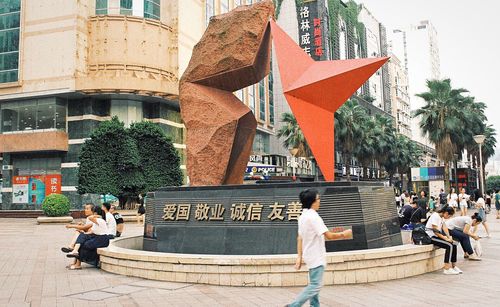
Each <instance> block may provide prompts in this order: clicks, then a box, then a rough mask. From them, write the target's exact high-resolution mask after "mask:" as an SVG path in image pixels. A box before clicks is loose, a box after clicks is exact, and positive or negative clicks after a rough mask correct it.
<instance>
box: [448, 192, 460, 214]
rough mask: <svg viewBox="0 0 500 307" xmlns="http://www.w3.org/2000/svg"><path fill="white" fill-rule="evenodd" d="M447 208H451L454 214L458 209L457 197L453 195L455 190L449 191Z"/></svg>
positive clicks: (455, 194)
mask: <svg viewBox="0 0 500 307" xmlns="http://www.w3.org/2000/svg"><path fill="white" fill-rule="evenodd" d="M447 198H448V206H450V207H452V208H453V209H454V210H455V212H456V211H457V209H458V201H457V200H458V195H457V193H455V188H451V189H450V194H448V197H447Z"/></svg>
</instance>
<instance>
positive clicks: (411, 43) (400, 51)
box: [391, 20, 441, 148]
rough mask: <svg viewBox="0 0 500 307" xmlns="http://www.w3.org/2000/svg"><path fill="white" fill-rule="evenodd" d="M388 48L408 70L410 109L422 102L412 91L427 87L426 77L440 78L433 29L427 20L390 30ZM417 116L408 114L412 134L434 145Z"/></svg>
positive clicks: (414, 108)
mask: <svg viewBox="0 0 500 307" xmlns="http://www.w3.org/2000/svg"><path fill="white" fill-rule="evenodd" d="M391 46H392V52H393V53H394V54H395V55H396V56H397V57H398V58H399V59H400V60H401V61H402V62H403V63H404V65H405V68H406V69H407V71H408V75H409V76H411V77H410V78H409V95H410V97H411V107H412V110H416V109H419V108H421V107H423V106H424V105H425V101H424V100H423V99H422V98H420V97H417V96H416V94H418V93H423V92H426V91H428V88H427V85H426V81H427V80H431V79H439V78H440V74H441V73H440V59H439V45H438V37H437V31H436V29H435V28H434V26H433V25H432V23H431V22H430V21H427V20H426V21H421V22H420V23H419V24H418V25H411V26H409V27H406V28H401V29H397V30H394V31H393V33H392V37H391ZM419 122H420V118H419V117H415V118H412V121H411V129H412V138H413V140H415V141H416V142H418V143H420V144H422V145H423V146H427V147H430V148H434V145H433V144H432V143H430V142H429V139H428V138H427V137H426V136H425V135H423V134H422V132H421V130H420V127H419Z"/></svg>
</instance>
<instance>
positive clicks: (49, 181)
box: [45, 175, 62, 196]
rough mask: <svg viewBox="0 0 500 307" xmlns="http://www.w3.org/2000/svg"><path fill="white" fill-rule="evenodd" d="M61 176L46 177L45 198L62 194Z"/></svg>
mask: <svg viewBox="0 0 500 307" xmlns="http://www.w3.org/2000/svg"><path fill="white" fill-rule="evenodd" d="M61 181H62V177H61V175H45V196H48V195H50V194H54V193H55V194H61Z"/></svg>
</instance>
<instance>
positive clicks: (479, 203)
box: [473, 191, 491, 238]
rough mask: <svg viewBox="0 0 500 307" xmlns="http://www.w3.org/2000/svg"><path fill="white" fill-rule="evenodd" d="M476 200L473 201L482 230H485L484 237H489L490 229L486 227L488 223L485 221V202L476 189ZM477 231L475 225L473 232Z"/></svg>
mask: <svg viewBox="0 0 500 307" xmlns="http://www.w3.org/2000/svg"><path fill="white" fill-rule="evenodd" d="M475 199H476V201H475V203H474V205H475V207H476V209H477V213H478V215H479V216H480V217H481V220H482V222H481V224H482V225H483V227H484V230H486V238H491V234H490V230H489V228H488V224H487V223H486V203H485V201H484V198H483V196H482V195H481V192H479V191H476V197H475ZM476 231H477V225H476V226H475V227H474V231H473V233H474V234H476Z"/></svg>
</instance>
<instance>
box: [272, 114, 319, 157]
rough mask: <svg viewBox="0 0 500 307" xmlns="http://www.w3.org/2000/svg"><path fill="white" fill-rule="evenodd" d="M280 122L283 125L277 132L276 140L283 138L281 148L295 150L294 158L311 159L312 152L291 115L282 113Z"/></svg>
mask: <svg viewBox="0 0 500 307" xmlns="http://www.w3.org/2000/svg"><path fill="white" fill-rule="evenodd" d="M281 122H282V123H284V124H285V125H284V126H283V127H281V128H280V129H279V130H278V133H277V135H278V138H283V139H284V140H283V147H285V148H286V149H297V154H295V156H296V157H311V156H312V152H311V149H310V148H309V145H308V144H307V141H306V139H305V137H304V134H303V133H302V130H301V129H300V127H299V124H298V123H297V119H295V116H293V114H292V113H286V112H285V113H283V114H282V115H281Z"/></svg>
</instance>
